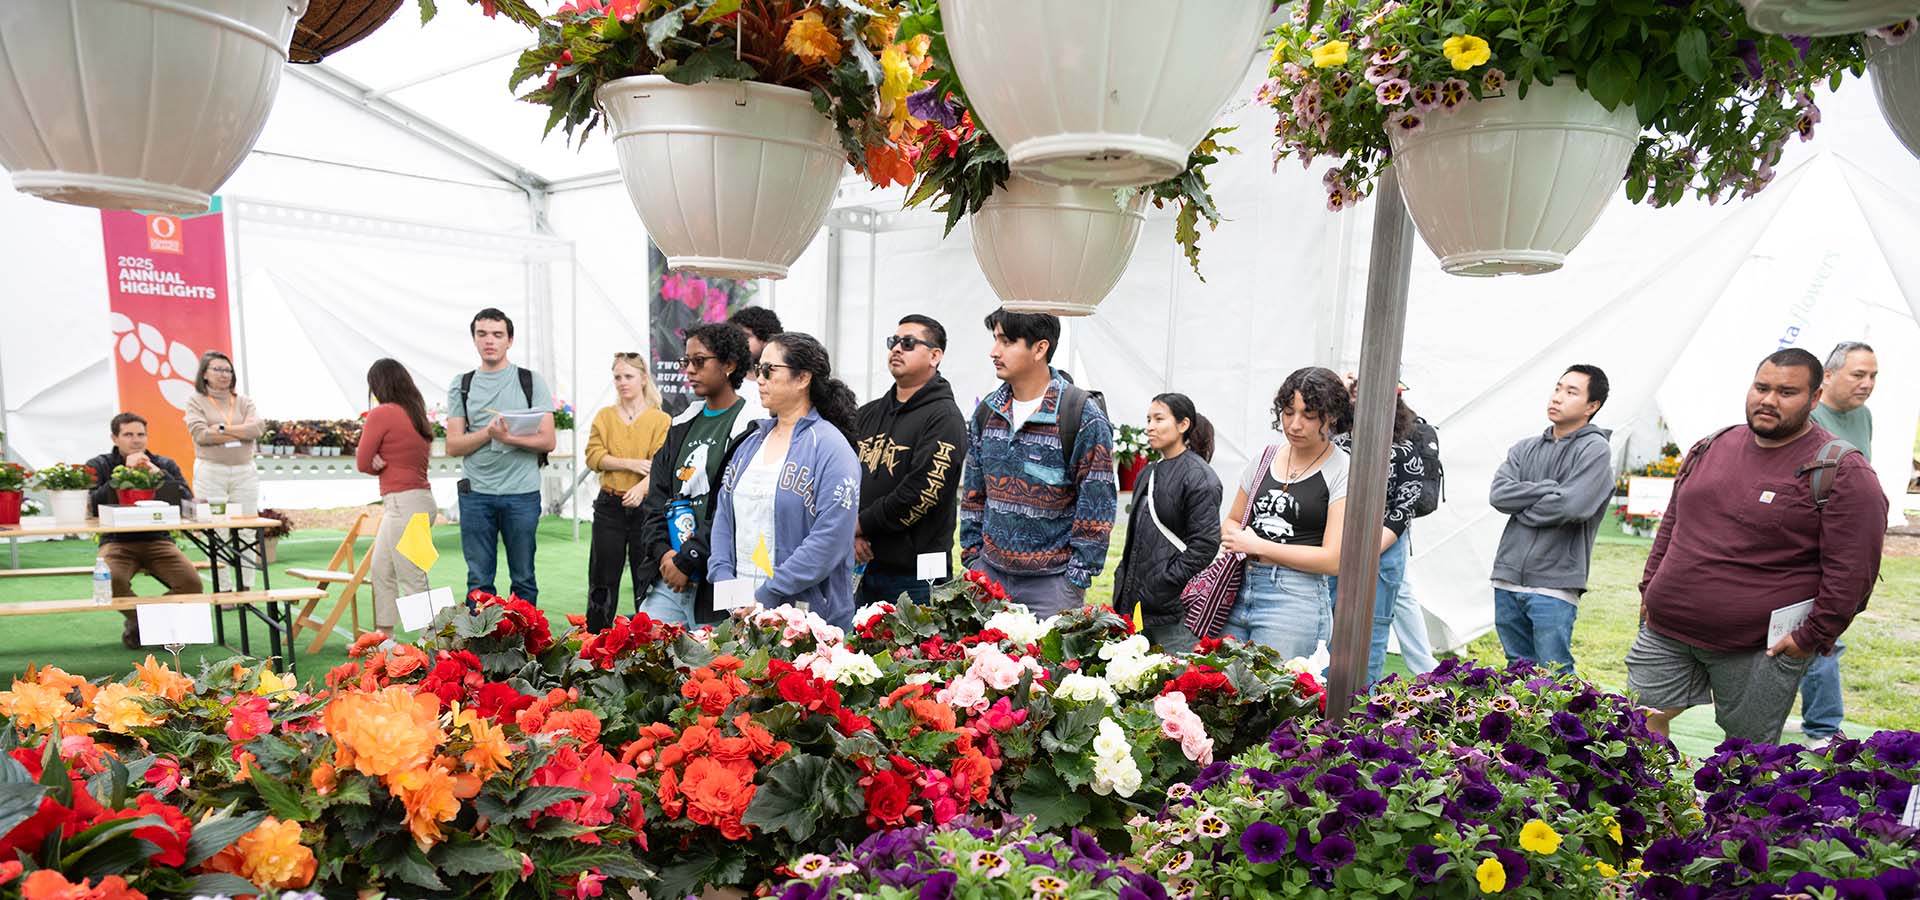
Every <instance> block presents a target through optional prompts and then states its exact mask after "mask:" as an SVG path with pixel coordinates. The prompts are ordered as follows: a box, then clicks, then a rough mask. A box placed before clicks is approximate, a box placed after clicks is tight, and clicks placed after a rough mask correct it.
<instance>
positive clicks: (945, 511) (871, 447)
mask: <svg viewBox="0 0 1920 900" xmlns="http://www.w3.org/2000/svg"><path fill="white" fill-rule="evenodd" d="M854 431H855V434H856V438H855V440H854V446H853V449H854V452H855V453H857V454H859V456H860V534H861V536H862V537H865V538H866V539H867V542H868V543H869V544H871V545H872V546H873V562H871V563H868V564H867V571H868V572H871V573H877V574H883V575H905V576H908V577H911V576H913V575H914V574H915V571H914V570H915V562H916V560H917V559H918V557H919V555H920V554H922V553H936V552H938V553H945V552H948V551H950V550H952V549H953V529H954V522H955V517H956V515H958V510H959V507H958V505H957V503H956V498H957V497H958V495H959V491H960V466H961V465H962V463H964V462H965V461H966V457H967V420H966V417H965V416H963V415H962V414H961V413H960V407H959V405H958V404H956V403H955V402H954V400H953V386H952V385H950V384H948V383H947V380H946V379H945V378H942V377H940V376H939V375H935V376H933V380H932V381H929V382H927V383H926V384H925V385H924V386H922V387H921V388H920V390H918V391H915V392H914V394H913V396H912V397H911V398H909V399H908V400H907V402H905V403H901V402H900V401H899V400H897V399H895V394H894V391H893V390H891V389H889V390H888V391H887V392H886V393H885V394H883V395H881V396H880V398H879V399H877V400H875V401H873V402H871V403H868V404H867V405H865V406H862V407H860V413H859V416H858V417H857V418H856V420H855V428H854Z"/></svg>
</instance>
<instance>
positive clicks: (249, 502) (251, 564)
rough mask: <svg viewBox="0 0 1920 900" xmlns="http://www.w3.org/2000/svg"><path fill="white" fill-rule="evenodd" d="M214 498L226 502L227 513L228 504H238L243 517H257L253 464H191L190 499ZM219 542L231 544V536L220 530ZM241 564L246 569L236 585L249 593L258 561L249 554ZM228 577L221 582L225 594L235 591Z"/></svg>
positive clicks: (256, 473) (230, 508)
mask: <svg viewBox="0 0 1920 900" xmlns="http://www.w3.org/2000/svg"><path fill="white" fill-rule="evenodd" d="M215 497H223V498H225V499H226V501H227V503H228V504H229V505H228V507H227V511H228V512H229V513H231V512H235V511H236V510H235V508H234V507H233V506H232V505H231V504H235V503H238V504H242V505H244V506H245V507H246V509H247V515H249V516H257V515H259V514H260V472H259V471H258V470H256V469H255V468H254V467H253V463H242V464H239V465H229V464H227V463H217V462H208V461H206V460H204V459H196V460H194V461H193V499H195V500H212V499H213V498H215ZM220 539H221V540H223V541H226V542H228V543H231V542H232V541H233V532H231V531H228V530H224V529H223V530H221V532H220ZM245 562H246V565H245V566H242V567H241V570H240V585H241V588H242V589H244V590H252V589H253V586H254V584H255V583H256V582H257V581H258V580H259V579H257V578H255V577H254V574H255V573H256V572H259V571H260V567H261V561H260V560H259V559H258V558H256V556H255V554H252V553H249V554H247V559H246V560H245ZM232 577H233V576H232V575H231V574H228V575H226V576H224V578H223V581H224V584H223V585H222V586H223V587H225V588H226V589H227V590H234V589H235V588H234V585H233V583H232V581H231V580H227V579H231V578H232Z"/></svg>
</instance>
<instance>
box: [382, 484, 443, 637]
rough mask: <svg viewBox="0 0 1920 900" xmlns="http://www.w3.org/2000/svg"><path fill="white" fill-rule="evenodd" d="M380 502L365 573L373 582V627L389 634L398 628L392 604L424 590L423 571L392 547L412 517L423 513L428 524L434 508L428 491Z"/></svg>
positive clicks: (388, 496)
mask: <svg viewBox="0 0 1920 900" xmlns="http://www.w3.org/2000/svg"><path fill="white" fill-rule="evenodd" d="M380 500H381V503H382V504H383V505H384V506H385V507H386V511H385V512H383V513H381V515H380V533H379V534H378V535H376V536H375V537H374V539H373V566H372V572H371V573H369V574H370V575H371V576H372V579H373V626H374V627H375V628H377V629H379V630H381V631H387V632H391V631H392V630H393V629H394V628H395V627H397V626H399V624H400V608H399V606H398V605H396V604H395V603H394V600H395V599H396V598H399V597H402V596H405V595H407V594H418V593H420V592H421V591H424V590H426V589H427V573H426V570H424V569H422V568H420V567H419V566H416V565H414V564H413V561H412V560H409V559H407V558H406V557H405V556H404V555H402V554H401V553H400V552H399V551H398V550H395V549H394V545H395V544H398V543H400V536H401V535H402V534H405V533H406V531H407V522H409V521H411V520H412V519H413V516H414V514H415V513H426V514H427V521H428V523H432V521H433V520H434V518H435V508H434V505H433V492H432V491H429V490H412V491H396V492H394V493H391V494H386V495H383V496H382V497H381V498H380Z"/></svg>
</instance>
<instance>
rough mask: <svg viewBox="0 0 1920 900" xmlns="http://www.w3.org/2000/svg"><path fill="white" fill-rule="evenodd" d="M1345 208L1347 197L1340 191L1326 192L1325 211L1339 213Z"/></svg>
mask: <svg viewBox="0 0 1920 900" xmlns="http://www.w3.org/2000/svg"><path fill="white" fill-rule="evenodd" d="M1346 208H1347V195H1346V194H1344V193H1341V192H1340V191H1328V192H1327V211H1328V212H1339V211H1341V210H1343V209H1346Z"/></svg>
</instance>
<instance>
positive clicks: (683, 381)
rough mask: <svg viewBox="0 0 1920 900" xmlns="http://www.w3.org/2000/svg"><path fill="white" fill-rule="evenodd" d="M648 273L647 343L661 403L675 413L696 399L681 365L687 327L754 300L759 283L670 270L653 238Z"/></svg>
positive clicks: (721, 316) (718, 318)
mask: <svg viewBox="0 0 1920 900" xmlns="http://www.w3.org/2000/svg"><path fill="white" fill-rule="evenodd" d="M647 275H648V279H647V283H648V285H649V287H648V309H647V313H648V316H647V318H648V321H650V322H651V323H652V325H651V326H650V327H649V330H648V336H649V338H650V339H649V340H648V342H647V343H648V346H650V347H651V348H652V350H651V351H650V352H651V354H652V359H653V380H654V383H655V384H657V385H658V386H659V388H660V402H661V406H662V408H664V409H665V410H666V411H667V413H668V414H669V415H676V416H677V415H679V414H680V411H681V410H684V409H686V408H687V404H689V403H691V402H693V392H692V390H691V389H690V388H688V387H687V376H686V374H685V373H683V372H681V371H680V357H681V356H682V355H683V354H684V352H685V350H686V346H687V331H688V329H691V328H693V327H694V326H696V325H701V324H704V323H707V322H725V321H726V320H727V316H730V315H732V314H733V311H734V310H736V309H739V308H741V307H743V306H752V305H753V296H754V293H755V292H756V291H757V290H758V289H759V284H758V283H757V282H754V281H735V280H733V279H730V278H707V277H704V276H701V275H694V274H691V273H687V272H669V271H667V257H666V254H664V253H661V252H660V248H659V247H657V246H655V245H654V243H653V242H652V241H648V242H647Z"/></svg>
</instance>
